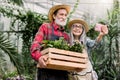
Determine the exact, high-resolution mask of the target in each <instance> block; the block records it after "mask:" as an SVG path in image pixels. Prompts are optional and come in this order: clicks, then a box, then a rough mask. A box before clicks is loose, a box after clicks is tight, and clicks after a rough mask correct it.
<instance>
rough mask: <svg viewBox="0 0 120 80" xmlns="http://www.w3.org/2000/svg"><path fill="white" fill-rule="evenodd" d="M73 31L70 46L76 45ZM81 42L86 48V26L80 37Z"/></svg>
mask: <svg viewBox="0 0 120 80" xmlns="http://www.w3.org/2000/svg"><path fill="white" fill-rule="evenodd" d="M71 30H72V28H71V29H70V37H71V40H70V44H71V45H74V43H75V42H74V35H73V33H72V31H71ZM79 41H80V43H81V44H83V45H84V46H85V47H86V32H85V28H84V26H83V32H82V34H81V35H80V37H79Z"/></svg>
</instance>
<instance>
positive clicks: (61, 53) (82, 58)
mask: <svg viewBox="0 0 120 80" xmlns="http://www.w3.org/2000/svg"><path fill="white" fill-rule="evenodd" d="M41 53H42V56H46V57H47V58H48V60H47V62H46V64H47V67H46V68H50V69H58V70H67V71H76V70H77V69H79V70H81V69H85V68H86V67H87V60H88V59H87V58H88V56H87V53H85V52H84V53H77V52H72V51H66V50H61V49H56V48H47V49H45V50H43V51H41ZM37 67H40V66H39V64H38V65H37Z"/></svg>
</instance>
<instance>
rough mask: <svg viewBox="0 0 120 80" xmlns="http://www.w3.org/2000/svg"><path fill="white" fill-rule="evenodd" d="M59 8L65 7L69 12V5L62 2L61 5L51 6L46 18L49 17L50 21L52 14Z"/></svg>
mask: <svg viewBox="0 0 120 80" xmlns="http://www.w3.org/2000/svg"><path fill="white" fill-rule="evenodd" d="M61 8H63V9H66V10H67V12H68V13H69V12H70V6H69V5H64V4H62V5H55V6H53V7H52V8H51V9H50V10H49V13H48V18H49V20H50V21H51V22H52V21H53V14H54V12H55V11H56V10H58V9H61Z"/></svg>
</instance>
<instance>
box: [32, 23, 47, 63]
mask: <svg viewBox="0 0 120 80" xmlns="http://www.w3.org/2000/svg"><path fill="white" fill-rule="evenodd" d="M45 26H46V25H45V24H43V25H41V26H40V28H39V30H38V32H37V33H36V35H35V38H34V41H33V43H32V45H31V48H30V51H31V56H32V58H33V59H34V60H36V61H38V59H39V57H40V56H41V52H40V49H41V46H40V43H42V41H43V37H44V28H45Z"/></svg>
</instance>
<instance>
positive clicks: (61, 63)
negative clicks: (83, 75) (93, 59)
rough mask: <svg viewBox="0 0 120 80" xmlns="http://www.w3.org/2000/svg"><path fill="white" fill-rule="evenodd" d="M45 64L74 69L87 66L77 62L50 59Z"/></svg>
mask: <svg viewBox="0 0 120 80" xmlns="http://www.w3.org/2000/svg"><path fill="white" fill-rule="evenodd" d="M47 65H57V66H63V68H64V67H66V68H67V67H71V68H76V69H78V68H80V69H85V68H86V67H87V64H78V63H72V62H65V61H59V60H52V59H51V60H50V61H48V62H47ZM61 68H62V67H61Z"/></svg>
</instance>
